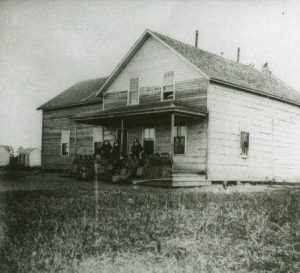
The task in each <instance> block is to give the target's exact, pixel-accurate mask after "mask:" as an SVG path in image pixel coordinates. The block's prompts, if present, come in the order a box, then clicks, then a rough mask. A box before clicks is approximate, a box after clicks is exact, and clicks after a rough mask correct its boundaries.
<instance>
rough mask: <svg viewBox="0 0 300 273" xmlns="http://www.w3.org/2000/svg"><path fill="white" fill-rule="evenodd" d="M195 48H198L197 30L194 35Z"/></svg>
mask: <svg viewBox="0 0 300 273" xmlns="http://www.w3.org/2000/svg"><path fill="white" fill-rule="evenodd" d="M195 47H198V30H196V34H195Z"/></svg>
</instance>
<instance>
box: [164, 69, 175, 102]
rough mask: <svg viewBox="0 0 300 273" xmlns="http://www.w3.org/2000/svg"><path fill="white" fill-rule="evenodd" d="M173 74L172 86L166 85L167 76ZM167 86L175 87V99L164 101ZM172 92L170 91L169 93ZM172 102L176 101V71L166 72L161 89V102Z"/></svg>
mask: <svg viewBox="0 0 300 273" xmlns="http://www.w3.org/2000/svg"><path fill="white" fill-rule="evenodd" d="M170 73H171V74H173V80H172V84H168V85H167V84H166V75H168V74H170ZM167 86H173V98H172V99H164V93H165V87H167ZM167 92H170V91H167ZM170 100H175V73H174V71H168V72H165V73H164V75H163V86H162V88H161V101H170Z"/></svg>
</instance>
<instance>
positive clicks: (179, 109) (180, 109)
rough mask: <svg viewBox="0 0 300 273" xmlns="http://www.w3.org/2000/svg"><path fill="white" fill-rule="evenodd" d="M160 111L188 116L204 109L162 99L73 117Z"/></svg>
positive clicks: (103, 117) (201, 113)
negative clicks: (151, 102) (161, 100)
mask: <svg viewBox="0 0 300 273" xmlns="http://www.w3.org/2000/svg"><path fill="white" fill-rule="evenodd" d="M161 113H177V114H181V115H185V116H190V117H205V116H206V115H207V112H206V111H201V110H199V109H196V108H194V107H191V106H188V105H187V104H185V103H182V102H178V101H164V102H159V103H155V104H148V105H140V104H139V105H128V106H125V107H120V108H116V109H109V110H105V111H98V112H93V113H86V114H78V115H76V116H75V117H74V118H73V119H74V120H77V121H88V120H106V119H112V118H120V117H129V116H131V117H132V116H140V115H150V114H161Z"/></svg>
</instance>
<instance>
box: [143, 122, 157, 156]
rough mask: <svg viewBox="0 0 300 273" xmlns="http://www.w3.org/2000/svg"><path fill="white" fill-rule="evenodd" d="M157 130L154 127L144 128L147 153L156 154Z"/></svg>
mask: <svg viewBox="0 0 300 273" xmlns="http://www.w3.org/2000/svg"><path fill="white" fill-rule="evenodd" d="M154 141H155V131H154V128H153V127H149V128H145V129H144V151H145V154H146V155H151V154H154Z"/></svg>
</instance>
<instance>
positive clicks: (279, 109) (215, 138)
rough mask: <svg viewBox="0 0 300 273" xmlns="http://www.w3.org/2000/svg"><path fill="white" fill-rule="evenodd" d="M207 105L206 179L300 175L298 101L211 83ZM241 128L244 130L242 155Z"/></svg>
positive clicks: (298, 178) (292, 178)
mask: <svg viewBox="0 0 300 273" xmlns="http://www.w3.org/2000/svg"><path fill="white" fill-rule="evenodd" d="M208 110H209V125H208V179H210V180H241V181H281V182H283V181H288V182H297V181H300V168H299V166H300V141H299V139H300V108H299V107H297V106H293V105H290V104H287V103H284V102H280V101H277V100H273V99H270V98H266V97H263V96H259V95H255V94H253V93H247V92H244V91H239V90H235V89H233V88H229V87H225V86H221V85H216V84H211V85H210V86H209V89H208ZM241 131H246V132H249V133H250V148H249V155H248V157H247V158H243V157H242V156H241V154H240V153H241V149H240V132H241Z"/></svg>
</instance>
